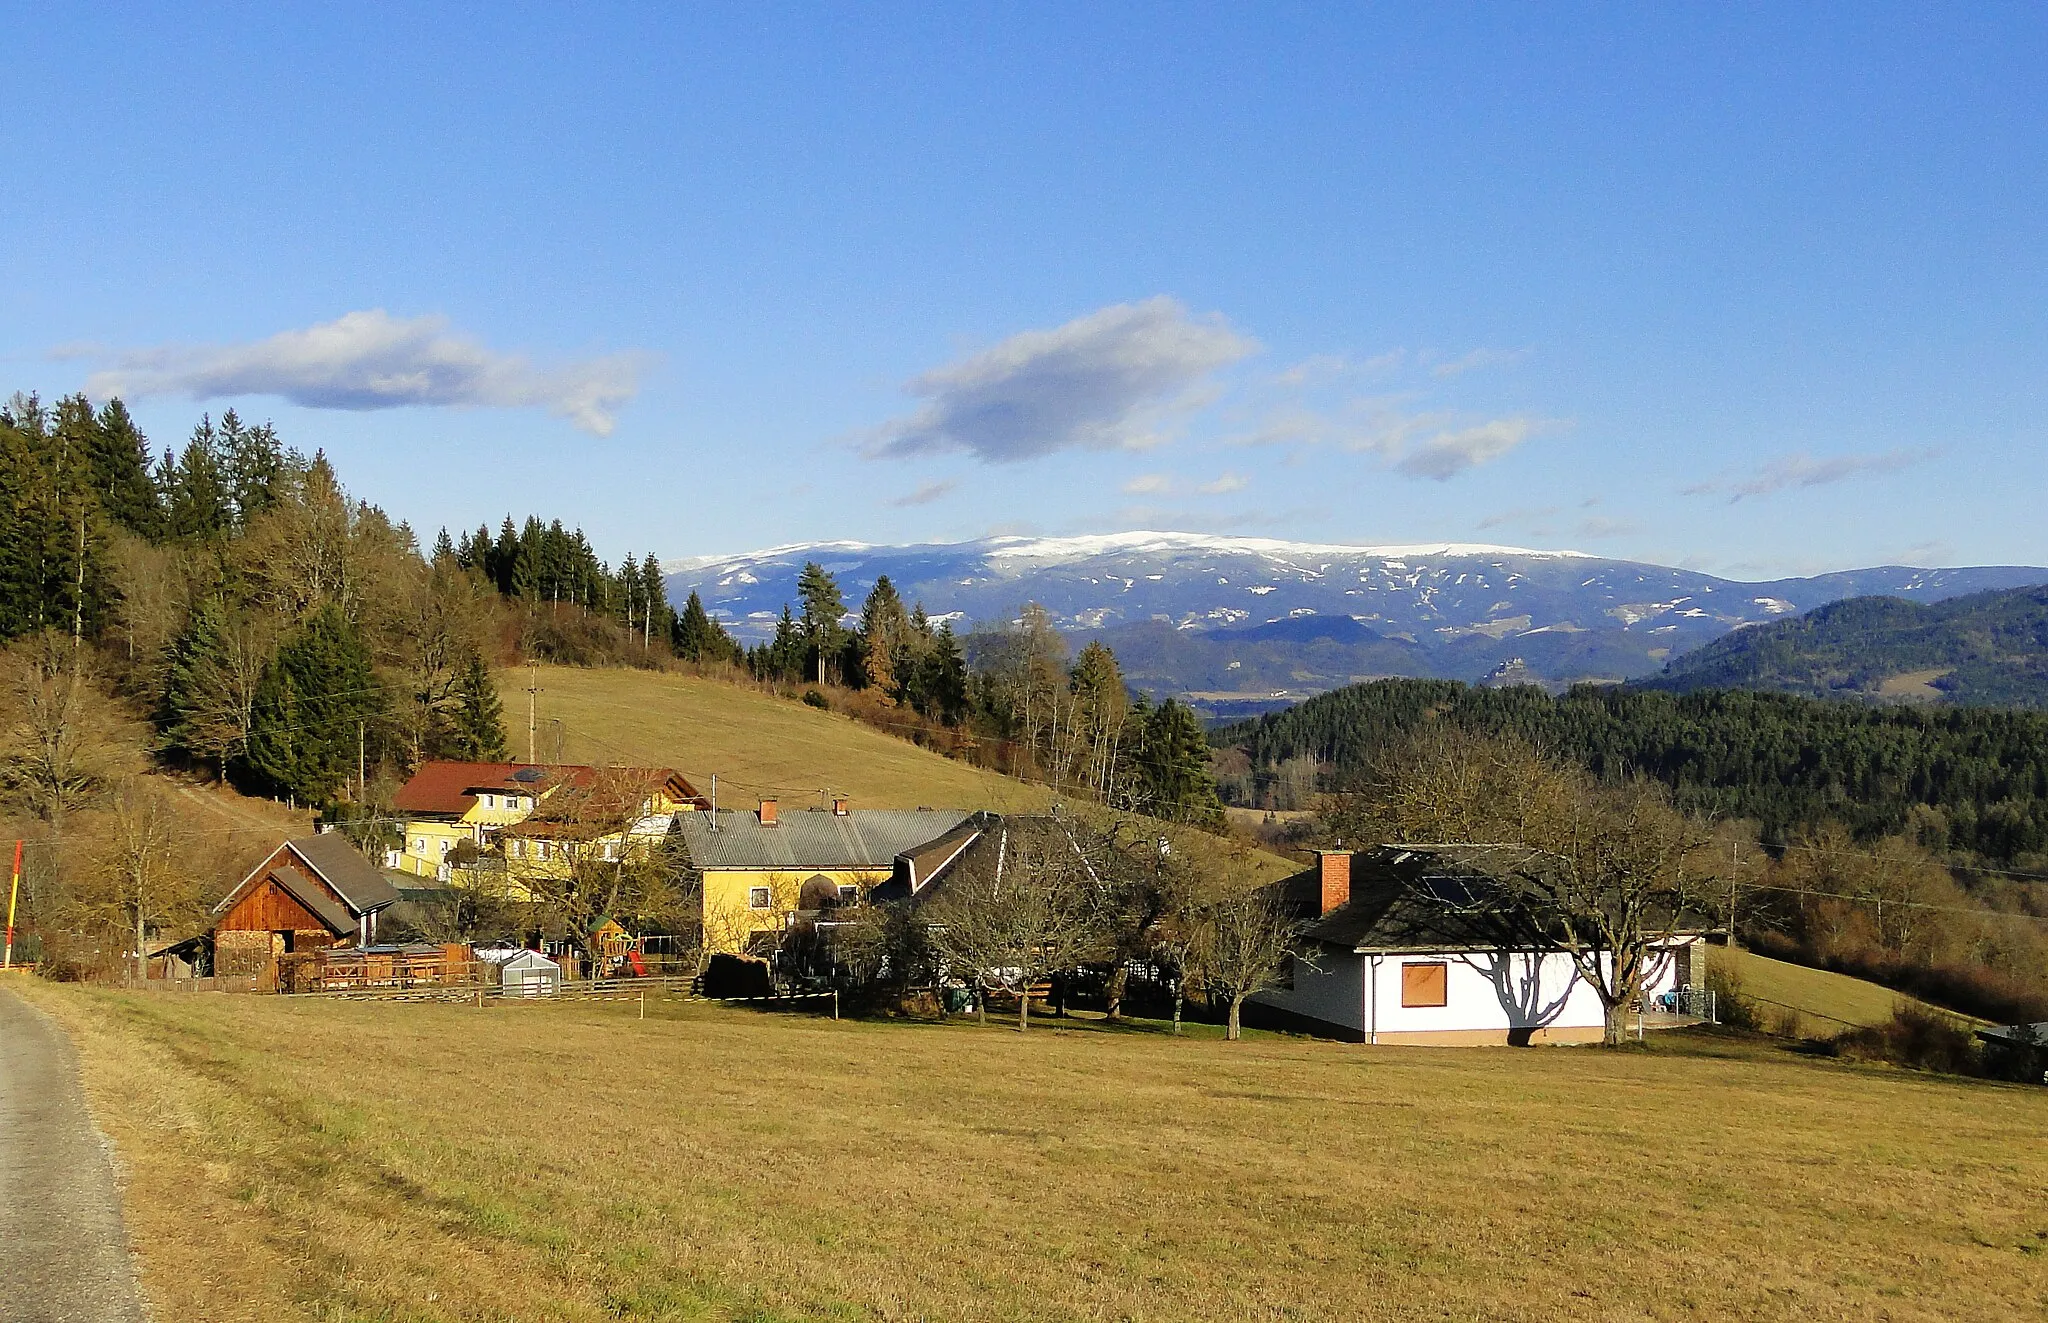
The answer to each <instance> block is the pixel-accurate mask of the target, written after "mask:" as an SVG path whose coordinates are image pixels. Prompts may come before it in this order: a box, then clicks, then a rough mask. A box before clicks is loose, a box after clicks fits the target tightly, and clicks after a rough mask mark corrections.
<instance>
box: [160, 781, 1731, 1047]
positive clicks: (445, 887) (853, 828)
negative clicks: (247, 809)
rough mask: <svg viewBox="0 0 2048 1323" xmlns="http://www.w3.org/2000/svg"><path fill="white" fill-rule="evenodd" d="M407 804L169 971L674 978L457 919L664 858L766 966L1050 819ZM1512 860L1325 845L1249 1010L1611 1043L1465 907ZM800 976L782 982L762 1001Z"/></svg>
mask: <svg viewBox="0 0 2048 1323" xmlns="http://www.w3.org/2000/svg"><path fill="white" fill-rule="evenodd" d="M393 808H394V811H395V813H396V815H397V817H398V820H399V821H398V832H397V833H396V835H395V843H393V844H391V845H389V846H388V847H387V848H386V849H385V850H384V852H383V857H382V858H381V859H376V860H373V859H371V858H370V857H368V856H367V855H366V854H365V853H364V852H363V851H362V850H360V849H358V848H357V846H356V845H354V844H353V843H351V841H350V840H349V839H348V838H347V837H346V836H344V835H343V834H342V833H341V832H338V831H332V832H324V833H321V834H317V835H314V836H310V837H305V838H300V839H294V840H288V841H285V842H282V843H281V844H279V845H278V846H277V847H276V849H275V850H273V851H272V852H271V853H270V854H269V855H268V856H267V857H265V858H264V859H263V860H262V861H261V862H260V863H258V864H257V865H256V867H255V868H254V869H252V870H251V871H250V873H249V874H248V875H247V876H246V877H244V878H243V879H242V880H241V881H240V882H239V883H238V884H237V885H236V886H235V887H234V888H233V889H231V890H230V891H229V892H228V894H227V895H226V896H225V897H223V899H222V900H221V901H220V902H219V904H218V905H217V906H216V907H215V909H214V912H213V918H214V924H213V927H212V928H211V930H210V931H209V932H207V933H205V934H203V935H201V936H198V937H194V938H191V939H188V940H187V941H185V942H182V943H179V944H178V945H176V946H174V947H170V948H167V949H166V950H164V951H161V952H158V953H157V954H158V956H159V957H161V959H160V961H159V965H160V967H162V968H165V969H166V971H167V972H187V973H190V972H199V971H203V972H205V973H207V974H210V975H211V976H213V977H215V978H216V979H217V980H218V979H233V980H241V981H242V983H241V985H242V986H247V987H249V988H252V989H258V990H268V991H281V992H292V991H306V990H314V989H333V988H336V987H341V988H349V987H374V986H391V985H393V984H397V985H401V986H404V985H411V984H421V985H432V984H440V983H445V982H451V981H456V980H458V979H464V978H477V977H480V976H488V977H489V978H490V979H492V980H493V981H494V982H495V984H496V986H497V987H499V988H500V989H502V990H503V991H504V992H507V993H512V992H517V993H521V994H526V995H537V994H542V993H547V992H552V991H555V990H556V989H558V988H559V987H561V986H562V985H563V981H564V980H565V978H576V977H579V976H580V977H583V978H590V977H608V976H619V977H634V976H642V975H647V974H648V973H649V972H650V970H658V971H661V972H671V971H670V969H669V966H668V965H666V964H665V963H664V959H665V957H666V956H667V954H668V944H671V943H673V942H675V941H676V940H677V939H676V938H675V937H674V936H673V935H672V934H664V933H634V932H631V931H629V930H628V929H627V927H626V926H625V925H624V924H622V923H621V922H620V921H619V919H618V918H616V917H614V916H613V915H611V914H591V915H588V916H586V921H587V922H588V924H589V928H590V931H589V932H588V933H587V934H586V935H585V938H586V939H585V940H582V941H575V940H568V938H567V937H565V935H564V934H563V933H562V932H561V931H559V930H557V931H553V932H550V931H547V930H546V929H545V927H544V926H542V925H537V924H536V925H533V926H532V927H531V928H530V930H527V931H523V932H520V933H519V934H518V935H517V940H514V941H499V942H497V943H495V944H490V945H486V944H480V943H472V942H469V941H465V940H458V939H457V938H456V937H454V936H453V935H452V934H450V933H448V932H445V931H444V932H436V931H435V930H434V929H435V923H434V921H433V920H434V916H436V915H445V914H447V913H449V912H451V911H459V910H461V908H462V907H463V906H465V905H467V906H469V907H470V909H471V912H474V910H475V907H477V906H480V905H484V904H489V903H496V904H499V905H503V906H506V907H509V908H510V909H511V910H513V911H515V912H517V911H520V909H521V907H524V908H525V909H526V910H534V911H537V910H539V909H540V908H542V905H541V902H543V901H544V900H545V899H546V898H548V897H550V896H555V895H559V894H560V893H561V892H562V890H563V888H564V886H565V884H566V883H567V882H568V881H569V879H571V878H572V877H574V876H576V870H577V869H578V868H579V866H581V867H583V868H585V869H588V868H590V867H591V866H593V865H601V866H603V868H610V867H624V866H630V865H632V864H634V863H636V862H641V861H645V860H647V859H649V858H652V857H655V856H657V855H659V856H660V857H662V858H664V859H667V860H669V861H671V862H672V864H673V865H674V866H675V867H677V868H678V869H679V870H680V871H681V872H682V873H683V874H684V875H685V876H686V877H687V880H688V885H687V887H686V888H684V890H683V891H682V893H681V894H683V895H684V896H686V897H687V903H688V905H689V906H690V907H691V910H692V912H691V913H690V914H689V916H688V918H689V921H690V924H691V925H692V926H693V927H694V929H695V931H694V933H693V935H692V937H691V939H690V946H691V949H692V951H693V953H694V957H695V962H694V965H693V972H694V975H695V977H696V978H697V979H698V981H699V984H700V986H701V984H702V979H703V976H704V971H705V969H706V968H707V966H715V965H716V964H717V963H718V962H719V961H721V960H722V961H725V962H727V965H728V967H731V966H732V965H734V964H735V963H745V962H748V961H749V960H750V959H752V961H753V963H756V964H761V965H763V966H764V970H765V968H766V962H765V961H763V960H761V959H760V957H762V956H764V955H771V954H772V953H775V952H777V951H779V950H781V949H782V948H784V947H785V946H786V944H787V943H786V938H787V937H788V935H789V934H790V933H791V932H792V931H793V930H794V929H796V928H797V927H798V926H799V925H810V926H811V927H813V928H815V927H817V926H819V925H821V924H822V925H823V926H825V927H829V926H830V925H831V922H832V921H833V918H834V916H835V914H837V913H839V912H843V911H847V910H849V909H851V908H852V907H857V906H896V907H905V908H908V909H911V910H920V909H922V908H923V907H926V906H929V905H931V904H932V903H933V902H934V900H935V898H937V897H940V896H943V895H944V894H945V893H946V891H947V887H948V883H949V881H950V880H951V879H952V878H953V877H954V876H955V875H956V874H962V873H971V872H973V871H974V870H976V869H980V870H982V871H983V872H984V873H987V872H988V871H989V870H994V871H995V873H996V874H997V875H999V874H1000V870H1001V868H1002V867H1003V861H1004V858H1005V854H1006V852H1007V851H1012V850H1015V849H1016V848H1017V846H1016V845H1015V844H1013V840H1021V839H1023V838H1022V837H1021V836H1019V835H1017V833H1018V832H1020V831H1021V830H1025V829H1028V828H1029V827H1030V825H1031V824H1034V823H1035V824H1037V825H1038V827H1039V828H1041V829H1042V828H1043V827H1044V825H1045V824H1046V822H1047V821H1048V820H1047V819H1044V818H1043V817H1025V818H1016V817H1012V818H1007V819H1006V818H1003V817H999V816H997V815H994V814H989V813H970V812H967V811H964V810H957V809H934V808H918V809H907V810H905V809H859V808H855V807H854V806H853V804H852V803H851V802H850V801H849V800H848V799H846V798H844V797H836V798H832V799H830V800H829V803H828V804H826V805H821V806H819V807H809V808H802V809H791V808H786V807H784V806H783V805H781V804H780V803H779V802H778V801H777V800H775V799H761V800H759V801H757V802H756V803H755V805H754V806H753V807H750V808H746V809H735V808H730V807H718V806H715V805H714V804H713V802H712V800H711V798H710V797H709V796H707V795H705V794H704V793H702V792H700V790H699V789H698V788H697V787H696V786H695V785H693V784H692V783H691V782H690V781H689V780H688V779H687V778H685V777H684V776H683V775H681V774H680V773H679V772H677V771H675V770H674V769H672V768H644V767H608V768H601V767H590V766H573V765H541V764H524V763H509V762H504V763H468V762H428V763H425V764H423V765H422V766H421V767H420V768H419V770H418V771H417V772H416V773H415V774H414V775H413V777H412V778H411V779H410V780H409V781H408V782H407V783H406V784H405V786H404V787H403V788H402V789H401V790H400V791H399V793H398V794H397V796H396V797H395V799H394V801H393ZM1037 834H1038V835H1039V836H1040V837H1044V836H1047V835H1048V833H1046V832H1045V831H1043V830H1040V831H1039V832H1038V833H1037ZM1050 835H1052V836H1054V837H1056V836H1057V835H1058V833H1057V832H1053V833H1050ZM1491 866H1492V861H1491V860H1489V858H1488V855H1487V848H1486V847H1452V846H1440V847H1426V848H1425V847H1414V848H1408V849H1396V848H1383V849H1380V850H1377V851H1373V852H1369V853H1366V854H1363V855H1361V854H1356V853H1354V852H1351V851H1345V850H1325V851H1320V852H1318V854H1317V856H1316V860H1315V863H1314V865H1313V867H1311V868H1309V869H1308V870H1306V871H1304V872H1302V873H1300V874H1298V875H1296V876H1294V877H1291V878H1289V879H1287V880H1285V881H1283V882H1280V883H1278V884H1275V885H1273V886H1272V887H1270V888H1269V889H1268V891H1269V895H1270V899H1271V901H1272V903H1273V905H1274V906H1275V908H1276V909H1277V910H1279V911H1281V912H1283V913H1284V914H1286V915H1287V916H1288V917H1289V918H1290V920H1291V921H1292V923H1293V925H1294V931H1295V933H1296V948H1297V952H1298V954H1296V955H1294V956H1292V957H1290V960H1289V963H1288V967H1287V969H1286V972H1285V974H1284V976H1283V977H1280V978H1278V979H1275V980H1274V981H1273V982H1272V984H1271V985H1270V986H1265V987H1262V988H1261V989H1260V990H1259V991H1257V992H1256V993H1255V994H1253V995H1252V996H1251V997H1249V998H1248V999H1247V1002H1246V1005H1245V1017H1246V1020H1247V1022H1249V1023H1253V1024H1264V1025H1267V1026H1270V1027H1276V1028H1285V1029H1293V1030H1298V1031H1302V1032H1308V1033H1313V1034H1317V1035H1321V1036H1326V1037H1335V1038H1341V1039H1348V1040H1351V1041H1357V1042H1368V1043H1383V1042H1407V1043H1436V1044H1477V1043H1524V1044H1525V1043H1545V1042H1549V1043H1560V1042H1586V1041H1596V1040H1598V1039H1599V1038H1600V1036H1601V1034H1602V1031H1603V1024H1604V1021H1603V1008H1602V1006H1601V1004H1600V1002H1599V1000H1598V998H1597V997H1596V996H1595V995H1594V994H1593V989H1592V987H1591V985H1590V984H1589V983H1588V981H1587V980H1586V979H1585V978H1584V977H1582V976H1581V974H1580V973H1579V971H1578V970H1576V969H1575V968H1574V965H1573V962H1572V960H1571V958H1570V957H1569V956H1566V955H1563V954H1560V953H1559V952H1557V951H1555V950H1534V949H1530V950H1518V949H1511V948H1504V947H1503V944H1502V942H1501V941H1500V940H1499V938H1498V937H1497V936H1496V935H1494V934H1490V933H1488V932H1485V931H1481V930H1479V929H1478V928H1476V927H1475V926H1474V925H1473V923H1472V922H1471V920H1470V919H1469V917H1466V907H1464V906H1462V905H1461V904H1460V903H1459V902H1460V901H1461V900H1462V899H1464V898H1466V897H1468V896H1469V895H1470V894H1471V892H1472V889H1473V888H1475V887H1480V886H1484V885H1485V880H1486V878H1487V877H1488V872H1489V868H1490V867H1491ZM603 868H600V873H602V871H603ZM1701 927H1702V929H1704V925H1701ZM569 936H573V935H569ZM1701 940H1702V938H1701V936H1700V935H1699V933H1696V932H1694V933H1686V934H1683V935H1681V936H1678V937H1675V938H1673V939H1672V940H1671V941H1670V942H1669V943H1668V944H1667V945H1666V946H1665V947H1663V948H1660V949H1659V951H1658V952H1656V959H1655V962H1654V968H1653V970H1652V971H1651V974H1650V976H1649V978H1648V979H1647V980H1646V982H1645V984H1644V992H1643V1003H1644V1004H1643V1010H1644V1011H1645V1012H1646V1013H1648V1014H1650V1015H1651V1016H1652V1017H1653V1018H1663V1019H1670V1018H1672V1017H1681V1016H1687V1015H1690V1014H1693V1013H1695V1012H1697V1010H1698V1008H1699V1005H1700V1001H1701V998H1702V993H1703V984H1704V981H1705V979H1704V972H1705V961H1704V959H1703V952H1702V951H1701V949H1700V942H1701ZM776 987H777V980H776V978H774V977H772V976H771V975H770V974H769V973H766V972H764V973H763V975H762V976H761V978H760V979H759V981H758V984H757V985H756V987H755V988H754V989H753V990H757V991H762V992H769V991H773V990H775V988H776Z"/></svg>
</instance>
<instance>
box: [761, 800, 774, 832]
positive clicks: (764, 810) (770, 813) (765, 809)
mask: <svg viewBox="0 0 2048 1323" xmlns="http://www.w3.org/2000/svg"><path fill="white" fill-rule="evenodd" d="M761 825H762V826H763V827H773V826H774V825H775V801H774V800H772V799H764V800H762V801H761Z"/></svg>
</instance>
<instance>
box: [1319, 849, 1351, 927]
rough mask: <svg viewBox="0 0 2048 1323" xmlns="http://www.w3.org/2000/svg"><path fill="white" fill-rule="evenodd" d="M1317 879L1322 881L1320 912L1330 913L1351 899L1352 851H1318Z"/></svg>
mask: <svg viewBox="0 0 2048 1323" xmlns="http://www.w3.org/2000/svg"><path fill="white" fill-rule="evenodd" d="M1316 880H1317V882H1318V883H1320V884H1321V885H1320V890H1321V895H1322V898H1321V902H1320V904H1319V905H1318V907H1317V909H1316V913H1318V914H1328V913H1329V912H1330V911H1331V910H1334V909H1336V908H1337V907H1338V906H1339V905H1342V904H1345V903H1346V902H1348V901H1349V900H1350V899H1351V851H1349V850H1318V851H1316Z"/></svg>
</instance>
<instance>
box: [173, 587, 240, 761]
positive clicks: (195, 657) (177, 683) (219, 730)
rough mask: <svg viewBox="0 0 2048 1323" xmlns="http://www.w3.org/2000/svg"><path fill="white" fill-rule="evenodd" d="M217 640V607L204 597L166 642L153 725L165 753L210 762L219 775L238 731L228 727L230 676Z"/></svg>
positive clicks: (224, 649) (223, 648)
mask: <svg viewBox="0 0 2048 1323" xmlns="http://www.w3.org/2000/svg"><path fill="white" fill-rule="evenodd" d="M222 635H223V626H222V611H221V605H220V603H219V602H218V601H217V600H215V599H214V598H211V597H209V598H205V599H203V600H202V601H201V602H200V603H199V604H198V605H197V606H196V607H194V608H193V610H192V614H191V617H190V618H189V619H188V620H187V621H186V622H185V628H184V630H183V632H181V633H180V634H179V635H178V637H177V638H175V639H173V640H172V642H171V648H170V657H169V659H168V664H167V665H166V666H165V669H164V692H163V697H162V700H161V701H160V702H159V704H158V706H157V713H156V723H157V729H158V730H159V731H160V732H161V733H162V737H163V747H164V748H165V750H166V751H168V752H172V753H178V754H183V755H184V756H185V757H187V758H190V759H192V760H194V761H197V762H204V763H211V764H213V765H214V766H215V767H216V768H218V769H219V770H220V771H221V773H222V774H223V775H225V774H226V771H227V760H228V758H229V756H230V755H232V754H234V753H237V752H239V745H240V742H241V741H240V734H241V732H240V729H239V727H238V726H236V725H234V724H232V720H233V714H234V707H235V704H234V697H233V684H232V680H231V674H232V672H231V668H230V666H229V663H228V655H227V646H226V642H225V640H224V638H223V637H222Z"/></svg>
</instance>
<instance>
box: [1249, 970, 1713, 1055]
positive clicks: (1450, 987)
mask: <svg viewBox="0 0 2048 1323" xmlns="http://www.w3.org/2000/svg"><path fill="white" fill-rule="evenodd" d="M1319 963H1320V964H1321V966H1322V967H1321V969H1320V970H1315V969H1310V968H1309V967H1308V966H1307V965H1305V964H1297V965H1296V968H1295V973H1294V986H1293V987H1292V988H1281V989H1275V990H1273V991H1271V992H1264V993H1260V994H1259V995H1258V996H1257V997H1255V998H1253V1000H1255V1001H1257V1002H1259V1003H1260V1004H1262V1005H1267V1006H1273V1007H1276V1008H1278V1009H1281V1010H1285V1011H1291V1012H1293V1013H1294V1014H1296V1015H1305V1016H1309V1017H1311V1018H1313V1019H1316V1020H1321V1021H1323V1022H1324V1023H1326V1024H1329V1025H1331V1026H1333V1027H1337V1028H1342V1029H1349V1030H1353V1031H1357V1032H1361V1033H1364V1034H1365V1035H1367V1036H1368V1037H1370V1036H1372V1035H1373V1034H1375V1033H1378V1034H1413V1033H1464V1032H1472V1031H1488V1032H1491V1031H1499V1032H1502V1033H1505V1032H1507V1031H1508V1030H1512V1029H1541V1028H1549V1029H1598V1028H1600V1027H1601V1026H1602V1025H1603V1024H1604V1023H1605V1015H1604V1013H1603V1011H1602V1010H1601V1006H1600V998H1599V996H1598V995H1597V994H1595V993H1594V991H1593V988H1592V985H1591V984H1589V983H1587V982H1585V980H1583V979H1581V978H1580V977H1579V976H1578V971H1577V969H1576V968H1575V967H1574V966H1573V964H1572V960H1571V957H1570V956H1566V955H1557V954H1551V955H1537V954H1535V953H1533V952H1499V953H1495V952H1476V953H1475V952H1441V953H1435V954H1415V955H1384V956H1379V957H1376V958H1375V957H1371V956H1363V955H1357V954H1353V953H1349V952H1344V953H1338V952H1329V953H1326V954H1324V955H1323V956H1322V957H1320V961H1319ZM1429 963H1439V964H1442V965H1444V966H1445V972H1444V993H1445V998H1444V1003H1445V1004H1444V1005H1442V1006H1403V1005H1402V1004H1401V966H1402V965H1404V964H1429ZM1676 979H1677V961H1676V960H1673V959H1671V958H1669V957H1665V958H1662V959H1659V960H1657V961H1656V962H1655V963H1654V964H1653V966H1652V967H1651V970H1650V976H1649V977H1648V978H1646V979H1645V980H1644V993H1645V995H1646V996H1650V997H1654V996H1656V995H1657V994H1658V993H1661V992H1665V991H1668V990H1669V989H1670V988H1671V987H1672V986H1673V985H1674V984H1675V982H1676Z"/></svg>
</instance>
